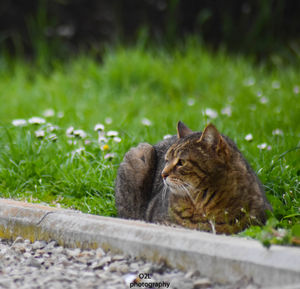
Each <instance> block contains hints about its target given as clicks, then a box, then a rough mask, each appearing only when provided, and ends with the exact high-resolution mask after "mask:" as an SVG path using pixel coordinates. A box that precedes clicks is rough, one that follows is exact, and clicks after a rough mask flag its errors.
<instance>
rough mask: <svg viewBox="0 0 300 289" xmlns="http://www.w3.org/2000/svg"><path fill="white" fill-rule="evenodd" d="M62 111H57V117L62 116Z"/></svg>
mask: <svg viewBox="0 0 300 289" xmlns="http://www.w3.org/2000/svg"><path fill="white" fill-rule="evenodd" d="M64 115H65V114H64V113H63V111H59V112H58V113H57V117H58V118H63V117H64Z"/></svg>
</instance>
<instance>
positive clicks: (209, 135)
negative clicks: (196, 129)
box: [198, 124, 230, 157]
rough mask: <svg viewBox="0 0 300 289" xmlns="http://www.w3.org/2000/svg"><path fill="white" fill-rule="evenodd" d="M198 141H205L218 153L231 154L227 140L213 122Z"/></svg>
mask: <svg viewBox="0 0 300 289" xmlns="http://www.w3.org/2000/svg"><path fill="white" fill-rule="evenodd" d="M198 142H199V143H204V144H205V145H207V146H208V147H209V148H211V149H213V150H214V151H215V152H216V153H217V154H218V155H224V156H226V157H228V156H229V155H230V150H229V147H228V145H227V142H226V141H225V140H224V138H223V137H222V135H221V134H220V133H219V131H218V130H217V128H216V127H215V126H214V125H213V124H209V125H208V126H207V127H206V128H205V129H204V131H203V133H202V135H201V137H200V139H199V141H198Z"/></svg>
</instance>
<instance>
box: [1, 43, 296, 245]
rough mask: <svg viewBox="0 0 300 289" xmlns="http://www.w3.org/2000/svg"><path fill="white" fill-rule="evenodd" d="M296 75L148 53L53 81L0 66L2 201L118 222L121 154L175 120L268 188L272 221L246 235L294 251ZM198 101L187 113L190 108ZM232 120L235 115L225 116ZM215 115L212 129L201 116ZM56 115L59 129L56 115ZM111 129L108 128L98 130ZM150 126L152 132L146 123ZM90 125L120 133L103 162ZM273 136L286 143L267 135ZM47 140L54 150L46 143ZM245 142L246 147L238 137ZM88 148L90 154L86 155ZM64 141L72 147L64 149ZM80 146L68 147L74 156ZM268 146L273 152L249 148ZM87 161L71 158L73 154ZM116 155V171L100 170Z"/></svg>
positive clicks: (77, 64)
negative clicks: (218, 137)
mask: <svg viewBox="0 0 300 289" xmlns="http://www.w3.org/2000/svg"><path fill="white" fill-rule="evenodd" d="M298 90H300V70H297V69H295V68H289V67H285V68H281V69H274V70H272V71H270V70H267V69H266V68H265V67H264V66H255V65H253V64H252V63H251V61H250V60H248V59H244V58H241V57H237V56H236V57H233V56H231V57H229V56H228V55H227V54H225V53H223V52H219V53H215V54H212V53H210V52H208V51H207V50H205V49H204V48H203V47H201V46H199V45H197V44H194V43H189V44H187V45H186V47H185V48H182V49H175V48H174V50H173V51H172V52H166V51H162V50H159V51H156V50H154V49H153V50H150V51H144V50H141V49H138V48H126V49H125V48H123V49H122V48H119V49H116V50H115V51H112V52H107V53H106V54H105V55H104V58H103V61H102V62H101V63H99V62H97V61H96V60H94V59H93V58H92V57H87V56H80V57H78V58H76V59H73V60H71V61H68V62H66V63H60V62H57V63H54V66H53V69H52V70H51V71H50V72H49V71H48V72H47V71H44V70H41V69H38V68H37V67H35V66H34V65H33V64H30V63H26V62H24V61H21V60H17V61H14V62H8V61H5V59H1V60H0V100H1V106H0V194H1V196H2V197H5V198H14V199H21V200H24V199H26V200H30V201H33V202H46V203H49V204H53V205H58V204H59V205H61V206H62V207H72V208H75V209H79V210H81V211H83V212H87V213H93V214H100V215H106V216H115V215H116V209H115V207H114V179H115V177H116V172H117V168H118V164H119V163H120V161H121V160H122V157H123V155H124V154H125V152H126V151H127V150H128V149H129V148H130V147H131V146H135V145H137V144H138V143H139V142H145V141H146V142H149V143H152V144H154V143H156V142H158V141H159V140H161V139H162V138H163V136H164V135H166V134H175V131H176V130H175V126H176V123H177V121H178V120H182V121H184V122H185V123H186V124H187V125H188V126H189V127H191V128H192V129H193V130H202V129H203V128H204V126H205V125H206V124H207V123H208V122H210V121H211V122H213V123H214V124H215V125H216V126H217V128H218V129H219V130H220V131H221V132H222V133H223V134H226V135H228V136H229V137H230V138H232V139H233V140H234V141H235V142H236V143H237V145H238V147H239V148H240V150H241V151H242V152H243V154H244V155H245V157H246V158H247V159H248V161H249V162H250V164H251V165H252V167H253V168H254V170H255V171H256V172H257V173H258V175H259V177H260V179H261V181H262V182H263V184H264V185H265V189H266V192H267V196H268V199H269V200H270V202H271V204H272V206H273V208H274V212H273V214H272V215H271V216H270V218H269V221H268V223H267V225H266V226H265V227H264V228H263V229H261V228H257V227H253V228H250V229H248V230H247V231H246V232H245V233H243V234H244V235H247V236H252V237H256V238H258V239H261V240H263V241H264V243H265V244H266V245H268V244H270V243H293V242H294V243H296V242H298V241H299V239H296V238H297V236H298V237H299V235H300V233H299V231H300V228H299V227H300V225H299V223H300V209H299V207H300V182H299V175H300V161H299V160H300V150H299V146H300V143H299V140H300V125H299V124H300V93H298ZM191 100H193V101H194V105H188V102H189V101H190V102H191ZM225 107H230V108H231V112H232V113H231V115H230V116H228V115H224V114H222V113H221V111H222V109H223V108H225ZM49 108H51V109H53V110H54V111H55V113H56V114H55V115H54V116H52V117H48V118H45V119H46V121H47V123H51V124H53V125H56V126H58V127H59V129H58V130H57V131H55V132H46V135H45V137H44V138H42V139H38V138H37V137H36V136H35V131H36V130H38V129H43V130H45V131H46V127H47V125H46V124H42V125H32V124H28V125H27V126H24V127H15V126H13V125H12V120H14V119H19V118H21V119H26V120H28V119H29V118H31V117H33V116H41V117H43V112H44V111H45V110H46V109H49ZM207 108H211V109H213V110H214V111H216V112H217V113H218V116H217V117H216V118H215V119H210V118H209V117H208V116H206V115H205V113H204V112H205V110H206V109H207ZM59 112H63V114H64V115H63V117H58V113H59ZM108 117H110V118H112V120H113V122H112V123H111V124H105V119H106V118H108ZM143 118H147V119H149V120H151V122H152V125H151V126H145V125H143V124H142V122H141V121H142V119H143ZM97 123H103V124H105V126H106V128H105V130H106V131H108V130H116V131H118V132H119V136H120V138H121V139H122V141H121V142H120V143H117V142H115V141H114V140H112V139H110V140H109V143H108V146H109V150H105V151H103V150H102V149H101V146H100V145H99V144H98V142H97V138H98V135H97V132H95V131H94V130H93V128H94V125H95V124H97ZM70 126H73V127H74V128H75V129H83V130H84V131H85V132H86V133H87V134H88V136H87V138H86V139H84V140H83V139H80V138H74V139H70V138H68V137H67V136H66V129H67V128H68V127H70ZM275 129H280V130H281V131H282V133H283V135H273V134H272V132H273V131H274V130H275ZM52 133H55V134H56V135H57V140H56V141H53V140H51V139H49V138H48V137H49V135H50V134H52ZM249 133H251V134H252V135H253V140H252V141H251V142H248V141H246V140H245V136H246V135H247V134H249ZM86 140H88V144H86ZM70 141H72V142H73V144H69V142H70ZM74 141H76V144H74ZM262 143H266V144H267V146H271V147H269V149H259V148H258V147H257V146H258V145H260V144H262ZM81 147H83V148H84V150H82V151H80V152H76V150H78V149H79V148H81ZM107 153H114V154H115V157H114V158H113V159H106V158H105V155H106V154H107Z"/></svg>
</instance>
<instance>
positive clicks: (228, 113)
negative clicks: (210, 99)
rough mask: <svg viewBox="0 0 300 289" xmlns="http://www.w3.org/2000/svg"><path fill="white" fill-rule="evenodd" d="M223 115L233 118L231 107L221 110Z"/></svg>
mask: <svg viewBox="0 0 300 289" xmlns="http://www.w3.org/2000/svg"><path fill="white" fill-rule="evenodd" d="M221 113H222V114H223V115H227V116H231V114H232V110H231V107H230V106H226V107H224V108H223V109H222V110H221Z"/></svg>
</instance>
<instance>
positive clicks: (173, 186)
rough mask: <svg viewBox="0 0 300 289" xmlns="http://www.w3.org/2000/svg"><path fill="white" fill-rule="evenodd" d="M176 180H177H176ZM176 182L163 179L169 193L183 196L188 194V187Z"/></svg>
mask: <svg viewBox="0 0 300 289" xmlns="http://www.w3.org/2000/svg"><path fill="white" fill-rule="evenodd" d="M177 182H178V181H177ZM177 182H172V181H170V180H168V179H167V180H165V181H164V183H165V186H167V187H168V188H169V190H170V193H171V194H172V195H175V196H181V197H185V196H187V195H189V192H188V189H187V188H186V185H184V184H181V183H180V184H178V183H177Z"/></svg>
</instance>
